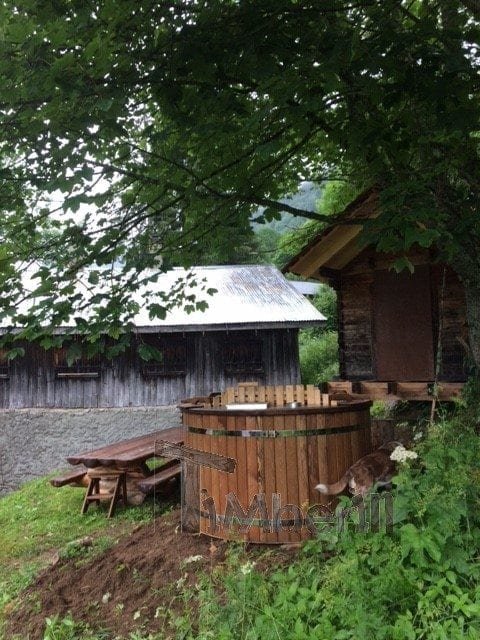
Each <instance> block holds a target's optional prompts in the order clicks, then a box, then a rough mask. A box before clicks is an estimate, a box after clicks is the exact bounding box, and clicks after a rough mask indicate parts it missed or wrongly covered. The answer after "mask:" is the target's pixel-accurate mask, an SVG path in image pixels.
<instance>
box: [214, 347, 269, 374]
mask: <svg viewBox="0 0 480 640" xmlns="http://www.w3.org/2000/svg"><path fill="white" fill-rule="evenodd" d="M223 362H224V368H225V372H226V373H230V374H243V373H263V372H264V366H263V349H262V341H261V340H256V339H254V338H253V339H248V338H231V339H227V340H226V341H225V343H224V345H223Z"/></svg>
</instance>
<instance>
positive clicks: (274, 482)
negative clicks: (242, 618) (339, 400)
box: [183, 401, 371, 544]
mask: <svg viewBox="0 0 480 640" xmlns="http://www.w3.org/2000/svg"><path fill="white" fill-rule="evenodd" d="M370 406H371V402H369V401H356V402H351V403H348V404H346V405H342V406H337V407H324V406H318V407H316V406H304V407H298V408H289V407H283V406H282V407H273V408H270V409H265V410H258V411H256V410H254V411H249V412H248V413H247V412H245V411H238V410H228V411H227V410H226V409H225V408H224V407H220V408H207V407H202V408H188V409H185V410H183V422H184V425H185V426H186V427H187V430H186V431H187V433H186V440H185V444H186V445H187V446H189V447H192V448H194V449H198V450H200V451H205V452H210V453H216V454H219V455H222V456H226V457H229V458H233V459H235V460H236V462H237V467H236V470H235V472H234V473H233V474H228V473H223V472H220V471H217V470H213V469H208V468H205V467H201V468H200V485H199V486H200V491H203V493H201V495H199V496H195V504H196V506H197V507H198V509H199V510H200V531H201V532H202V533H206V534H208V535H213V536H214V537H220V538H223V539H241V540H246V541H249V542H257V543H282V544H283V543H288V542H297V541H300V540H303V539H306V538H308V537H310V535H311V533H309V531H308V529H307V528H306V527H305V526H302V527H301V529H300V530H299V527H298V526H297V527H296V528H295V527H294V526H292V527H291V528H290V529H291V530H289V527H288V519H289V518H291V515H292V514H294V513H296V511H295V510H294V512H288V511H282V521H283V522H286V523H287V525H286V526H283V527H280V530H278V531H276V530H273V531H272V530H271V529H272V527H270V530H269V531H265V530H264V527H263V526H258V525H256V524H255V523H254V524H253V525H252V526H250V527H249V528H248V531H246V532H244V533H241V532H239V530H238V527H231V526H228V525H227V526H224V527H222V526H217V529H216V530H215V531H214V530H212V523H211V521H210V520H209V518H208V517H207V515H208V514H207V513H206V511H205V504H206V503H205V500H206V499H207V498H211V499H212V500H213V503H214V505H215V511H216V514H217V515H219V516H220V518H221V517H222V515H223V514H225V510H226V507H227V495H229V494H230V495H231V494H235V496H236V497H237V498H238V502H239V503H240V505H241V506H242V508H243V510H244V511H245V512H246V511H247V510H248V507H249V505H251V503H252V500H253V499H254V496H256V495H257V496H259V495H264V496H265V500H266V508H267V512H268V517H269V519H270V520H271V518H272V512H273V511H274V510H275V507H276V508H278V507H279V506H281V507H284V506H285V505H294V506H296V507H298V508H299V509H300V510H301V511H302V513H303V514H305V513H306V511H307V509H308V507H309V506H311V505H314V504H319V505H328V504H329V503H330V504H331V503H332V499H331V497H328V496H322V495H321V494H319V493H318V492H317V491H316V490H315V486H316V485H317V484H318V483H319V482H323V483H331V482H336V481H337V480H338V479H339V478H340V477H341V476H342V475H343V473H344V472H345V471H346V470H347V469H348V468H349V467H350V466H351V464H353V462H355V461H356V460H358V459H359V458H361V457H362V456H363V455H365V454H366V453H369V452H370V450H371V449H370ZM274 494H279V495H280V504H279V502H278V498H276V497H275V495H274ZM210 504H211V500H210ZM289 513H290V515H289ZM257 515H258V514H257ZM221 524H222V523H221V521H220V523H219V525H221ZM297 524H298V523H297ZM273 529H275V527H273Z"/></svg>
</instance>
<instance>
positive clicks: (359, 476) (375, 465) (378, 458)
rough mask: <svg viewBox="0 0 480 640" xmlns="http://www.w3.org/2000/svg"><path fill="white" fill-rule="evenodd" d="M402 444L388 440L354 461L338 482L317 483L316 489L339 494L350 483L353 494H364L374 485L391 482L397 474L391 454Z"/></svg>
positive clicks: (324, 492)
mask: <svg viewBox="0 0 480 640" xmlns="http://www.w3.org/2000/svg"><path fill="white" fill-rule="evenodd" d="M401 445H402V443H401V442H395V441H392V442H387V443H386V444H384V445H382V446H381V447H380V448H379V449H377V450H376V451H373V452H372V453H369V454H367V455H366V456H363V458H360V460H357V461H356V462H354V463H353V464H352V466H351V467H350V468H349V469H347V471H346V472H345V473H344V474H343V476H342V477H341V478H340V480H338V481H337V482H334V483H333V484H317V486H316V487H315V489H317V491H320V493H323V494H326V495H337V494H338V493H341V492H342V491H343V490H344V489H345V488H346V487H347V485H348V488H349V491H350V493H351V494H352V495H354V496H364V495H366V493H368V491H369V490H370V489H371V488H372V487H373V486H374V485H377V486H382V485H386V484H389V483H390V480H391V479H392V476H393V475H394V474H395V462H394V460H391V459H390V454H391V453H392V451H393V450H394V449H395V448H396V447H399V446H401Z"/></svg>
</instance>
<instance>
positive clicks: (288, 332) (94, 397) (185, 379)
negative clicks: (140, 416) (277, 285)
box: [0, 329, 300, 409]
mask: <svg viewBox="0 0 480 640" xmlns="http://www.w3.org/2000/svg"><path fill="white" fill-rule="evenodd" d="M151 335H152V334H145V336H143V337H142V336H139V339H143V338H144V339H145V340H146V341H148V340H149V339H150V338H151ZM162 338H163V339H164V340H165V341H167V340H168V339H173V340H176V341H177V343H178V341H179V342H182V341H183V343H184V345H185V371H184V372H183V373H179V374H176V375H170V374H162V375H155V374H148V373H146V367H145V363H144V362H143V361H142V360H141V359H140V358H139V356H138V355H137V352H136V350H135V349H133V348H132V349H130V350H129V351H127V352H126V353H124V354H123V355H121V356H119V357H117V358H115V359H114V360H107V359H102V360H101V361H100V363H99V366H98V376H97V377H92V378H86V377H84V378H75V377H68V378H61V377H59V376H58V368H57V369H56V368H55V361H54V353H53V351H52V350H50V351H45V350H44V349H42V348H41V347H39V346H37V345H35V344H25V345H23V346H24V348H25V356H23V357H21V358H16V359H15V360H14V361H12V362H11V363H9V364H8V373H7V374H6V375H5V374H4V375H3V376H0V408H3V409H16V408H34V407H45V408H94V407H104V408H108V407H129V406H130V407H142V406H145V407H147V406H160V405H169V404H174V403H176V402H178V401H180V400H181V399H183V398H187V397H191V396H195V395H206V394H209V393H211V392H212V391H220V390H222V389H224V388H225V387H228V386H236V384H237V383H238V382H241V381H244V380H256V381H258V382H259V383H261V384H267V385H275V384H298V383H299V382H300V371H299V362H298V330H297V329H271V330H261V329H258V330H256V331H255V330H252V331H250V330H243V331H232V332H227V331H222V332H216V331H215V332H191V333H190V332H185V333H183V334H182V333H181V334H162ZM166 343H167V342H166ZM232 344H233V345H235V344H236V345H239V346H238V349H237V351H235V349H234V348H233V347H231V345H232ZM228 345H230V347H231V348H230V351H229V352H227V351H226V347H227V346H228ZM245 345H246V346H245ZM242 349H243V351H242ZM249 349H250V350H253V351H255V350H257V355H256V356H255V358H256V361H255V368H254V370H248V365H247V366H245V367H243V368H242V366H243V365H242V360H241V358H240V359H238V358H237V360H236V357H237V356H238V354H240V356H241V355H242V353H243V355H244V357H245V354H246V356H247V357H248V355H249V351H248V350H249ZM258 351H260V355H259V354H258ZM227 353H229V356H230V362H229V363H226V362H225V359H226V354H227ZM227 365H228V367H227Z"/></svg>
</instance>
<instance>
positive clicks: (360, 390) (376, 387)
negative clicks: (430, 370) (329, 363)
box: [323, 380, 465, 402]
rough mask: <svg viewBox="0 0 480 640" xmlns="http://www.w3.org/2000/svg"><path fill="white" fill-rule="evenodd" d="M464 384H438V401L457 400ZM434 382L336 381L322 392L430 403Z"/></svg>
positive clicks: (333, 394) (326, 384) (334, 394)
mask: <svg viewBox="0 0 480 640" xmlns="http://www.w3.org/2000/svg"><path fill="white" fill-rule="evenodd" d="M464 385H465V383H464V382H439V383H438V399H439V400H441V401H444V402H445V401H450V400H454V399H455V398H459V397H460V395H461V393H462V389H463V387H464ZM433 390H434V382H433V381H431V382H381V381H378V380H362V381H355V382H354V381H349V380H338V381H331V382H327V383H325V384H324V388H323V391H324V392H325V393H329V394H331V395H332V396H333V397H336V396H337V395H339V394H347V395H349V396H353V397H358V398H359V399H360V398H365V399H369V400H386V401H389V402H390V401H391V402H395V401H401V400H411V401H417V402H432V401H433V398H434V394H433Z"/></svg>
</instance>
